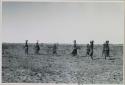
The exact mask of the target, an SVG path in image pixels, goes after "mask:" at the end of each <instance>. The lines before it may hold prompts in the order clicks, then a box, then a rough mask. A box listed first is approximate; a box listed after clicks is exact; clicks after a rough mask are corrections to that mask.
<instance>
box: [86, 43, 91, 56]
mask: <svg viewBox="0 0 125 85" xmlns="http://www.w3.org/2000/svg"><path fill="white" fill-rule="evenodd" d="M89 52H90V45H89V44H87V46H86V56H88V55H89Z"/></svg>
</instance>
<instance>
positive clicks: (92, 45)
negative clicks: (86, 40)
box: [89, 40, 94, 60]
mask: <svg viewBox="0 0 125 85" xmlns="http://www.w3.org/2000/svg"><path fill="white" fill-rule="evenodd" d="M93 48H94V41H93V40H92V41H90V52H89V55H90V57H91V59H92V60H93Z"/></svg>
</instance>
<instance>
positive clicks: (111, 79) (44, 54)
mask: <svg viewBox="0 0 125 85" xmlns="http://www.w3.org/2000/svg"><path fill="white" fill-rule="evenodd" d="M2 46H3V48H2V51H4V53H3V55H2V82H3V83H82V84H122V83H123V46H122V45H110V47H111V53H110V54H111V56H112V57H111V58H107V60H105V59H104V57H102V56H101V53H102V46H101V45H95V49H94V60H91V58H90V57H86V56H85V53H86V47H85V45H81V49H80V50H78V56H72V55H71V54H70V53H71V51H72V46H71V45H59V46H58V54H57V55H52V50H51V45H46V44H45V45H44V44H41V50H40V55H35V54H34V50H33V46H34V45H33V44H31V45H30V48H29V49H30V51H29V53H30V54H29V55H28V56H26V55H25V54H24V49H23V44H5V43H4V44H3V45H2Z"/></svg>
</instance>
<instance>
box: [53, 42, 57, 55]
mask: <svg viewBox="0 0 125 85" xmlns="http://www.w3.org/2000/svg"><path fill="white" fill-rule="evenodd" d="M53 54H57V44H54V45H53Z"/></svg>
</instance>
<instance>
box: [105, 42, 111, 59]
mask: <svg viewBox="0 0 125 85" xmlns="http://www.w3.org/2000/svg"><path fill="white" fill-rule="evenodd" d="M109 52H110V48H109V41H106V42H105V45H104V55H105V59H106V57H110V55H109Z"/></svg>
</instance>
